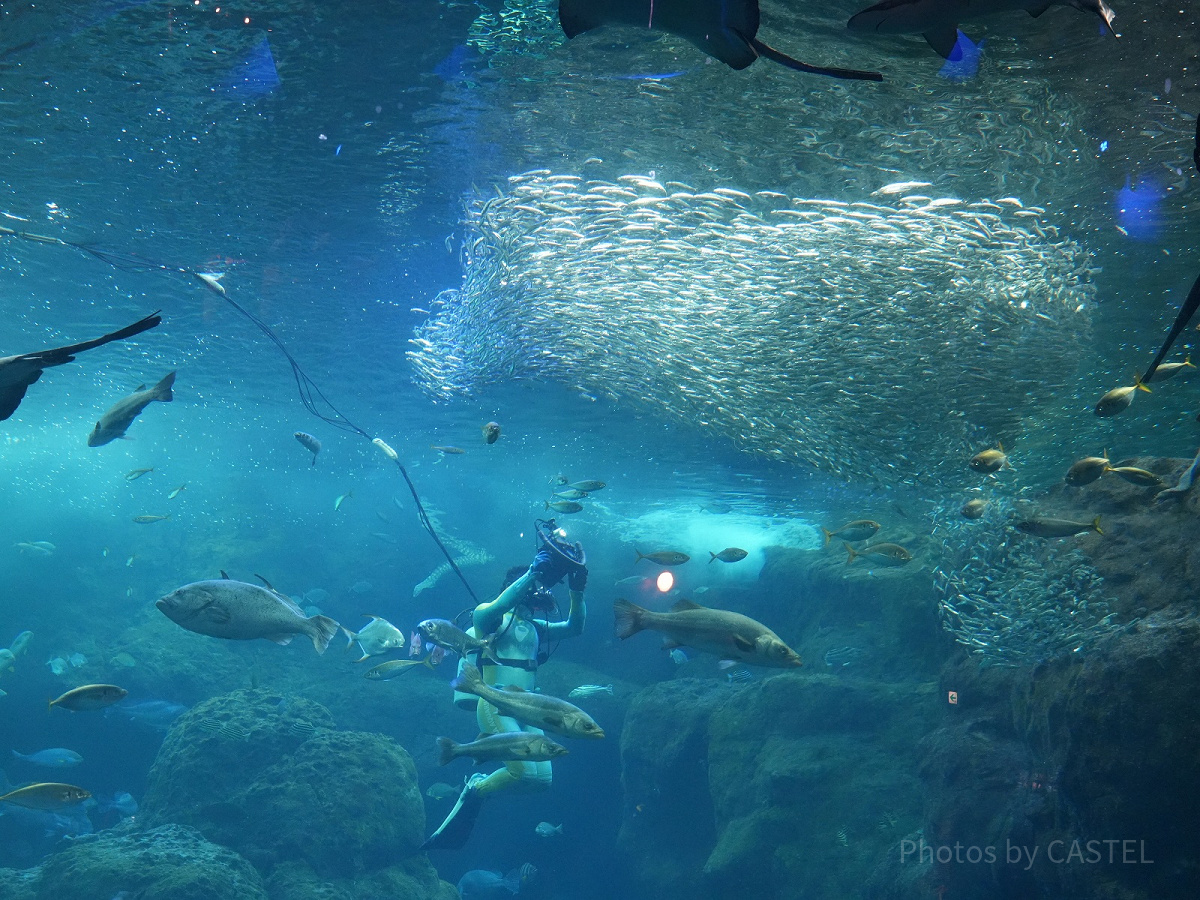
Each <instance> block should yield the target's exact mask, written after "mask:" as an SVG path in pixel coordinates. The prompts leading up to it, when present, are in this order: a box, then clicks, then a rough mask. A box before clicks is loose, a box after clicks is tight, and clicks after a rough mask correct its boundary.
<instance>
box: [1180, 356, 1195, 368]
mask: <svg viewBox="0 0 1200 900" xmlns="http://www.w3.org/2000/svg"><path fill="white" fill-rule="evenodd" d="M1183 364H1184V365H1185V366H1188V367H1190V368H1193V369H1194V368H1196V364H1195V363H1194V362H1192V354H1190V353H1189V354H1188V355H1187V356H1185V357H1184V358H1183Z"/></svg>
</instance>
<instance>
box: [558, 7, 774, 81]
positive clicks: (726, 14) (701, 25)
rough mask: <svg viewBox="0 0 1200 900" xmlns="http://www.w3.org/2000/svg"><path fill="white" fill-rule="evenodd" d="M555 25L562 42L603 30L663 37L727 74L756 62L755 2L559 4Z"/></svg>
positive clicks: (756, 12)
mask: <svg viewBox="0 0 1200 900" xmlns="http://www.w3.org/2000/svg"><path fill="white" fill-rule="evenodd" d="M558 22H559V24H560V25H561V26H562V30H563V33H564V34H565V35H566V36H567V37H568V38H573V37H575V36H577V35H580V34H583V33H584V32H587V31H591V30H592V29H595V28H600V27H601V26H603V25H628V26H632V27H634V28H652V29H656V30H658V31H666V32H669V33H670V34H674V35H677V36H678V37H681V38H684V39H685V40H687V41H688V42H689V43H691V44H693V45H695V46H696V47H698V48H700V49H701V50H703V51H704V52H705V53H707V54H708V55H709V56H711V57H713V58H714V59H719V60H720V61H721V62H723V63H725V64H726V65H727V66H729V67H730V68H733V69H744V68H746V66H748V65H750V63H752V62H754V60H755V59H757V58H758V54H757V53H755V52H754V50H753V48H752V47H751V46H750V44H749V39H750V38H753V37H754V35H755V34H757V33H758V0H559V4H558Z"/></svg>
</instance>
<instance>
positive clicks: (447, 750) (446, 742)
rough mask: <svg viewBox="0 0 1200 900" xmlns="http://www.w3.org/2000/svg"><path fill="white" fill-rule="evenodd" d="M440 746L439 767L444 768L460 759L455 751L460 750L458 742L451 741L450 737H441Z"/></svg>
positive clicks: (438, 740)
mask: <svg viewBox="0 0 1200 900" xmlns="http://www.w3.org/2000/svg"><path fill="white" fill-rule="evenodd" d="M437 745H438V765H439V766H444V765H448V764H449V763H452V762H454V760H456V759H458V754H457V753H455V752H454V751H455V750H457V749H458V748H459V744H458V742H457V741H454V740H451V739H450V738H448V737H440V738H438V739H437Z"/></svg>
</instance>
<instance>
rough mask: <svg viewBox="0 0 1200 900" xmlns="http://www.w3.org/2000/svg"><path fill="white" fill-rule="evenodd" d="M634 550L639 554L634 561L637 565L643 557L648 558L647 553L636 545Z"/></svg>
mask: <svg viewBox="0 0 1200 900" xmlns="http://www.w3.org/2000/svg"><path fill="white" fill-rule="evenodd" d="M633 552H634V553H636V554H637V559H635V560H634V561H633V562H634V564H635V565H636V564H637V563H640V562H641V561H642V560H643V559H645V558H646V554H645V553H643V552H642V551H641V550H639V549H637V547H634V548H633Z"/></svg>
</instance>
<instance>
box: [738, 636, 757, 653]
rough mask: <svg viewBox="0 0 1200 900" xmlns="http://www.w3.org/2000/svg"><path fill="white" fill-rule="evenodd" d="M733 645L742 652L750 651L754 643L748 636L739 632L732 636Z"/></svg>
mask: <svg viewBox="0 0 1200 900" xmlns="http://www.w3.org/2000/svg"><path fill="white" fill-rule="evenodd" d="M733 646H735V647H737V648H738V649H739V650H741V651H742V652H743V653H751V652H753V650H754V648H755V646H756V645H755V643H754V641H752V640H750V639H749V638H744V637H742V636H741V635H740V634H735V635H734V636H733Z"/></svg>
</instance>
